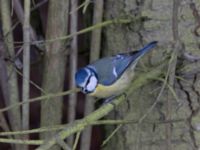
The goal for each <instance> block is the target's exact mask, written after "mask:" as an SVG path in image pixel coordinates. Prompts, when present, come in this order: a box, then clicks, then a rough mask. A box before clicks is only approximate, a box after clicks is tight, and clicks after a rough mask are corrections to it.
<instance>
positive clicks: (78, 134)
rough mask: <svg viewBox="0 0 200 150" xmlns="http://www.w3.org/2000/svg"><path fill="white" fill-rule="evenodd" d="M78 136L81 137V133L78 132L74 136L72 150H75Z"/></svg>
mask: <svg viewBox="0 0 200 150" xmlns="http://www.w3.org/2000/svg"><path fill="white" fill-rule="evenodd" d="M80 135H81V132H78V133H77V134H76V138H75V141H74V145H73V149H72V150H76V149H77V146H78V141H79V138H80Z"/></svg>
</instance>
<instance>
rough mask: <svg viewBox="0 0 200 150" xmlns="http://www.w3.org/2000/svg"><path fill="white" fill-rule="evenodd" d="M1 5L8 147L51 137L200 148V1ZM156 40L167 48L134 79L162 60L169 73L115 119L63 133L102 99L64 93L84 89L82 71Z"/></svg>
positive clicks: (2, 113) (1, 1)
mask: <svg viewBox="0 0 200 150" xmlns="http://www.w3.org/2000/svg"><path fill="white" fill-rule="evenodd" d="M0 6H1V7H0V12H1V20H0V21H1V22H0V23H1V24H0V27H1V28H0V30H1V32H0V37H1V38H0V87H1V90H0V91H1V92H0V97H1V101H0V106H1V109H0V127H1V133H0V136H2V137H0V142H1V144H0V149H5V150H6V149H17V150H28V149H36V148H38V145H42V146H41V147H39V148H38V149H45V144H46V143H48V142H49V143H50V142H51V140H52V139H55V142H54V144H52V145H51V146H49V147H50V149H55V150H59V149H80V150H98V149H108V150H110V149H116V150H123V149H126V150H129V149H130V150H143V149H153V150H156V149H158V150H160V149H166V150H172V149H174V150H178V149H183V150H198V149H199V144H200V143H199V141H200V140H199V124H200V118H199V110H200V91H199V89H200V88H199V84H200V83H199V81H200V80H199V78H200V76H199V70H200V63H199V62H200V61H199V59H200V53H199V50H200V45H199V43H200V38H199V37H200V12H199V10H200V1H198V0H193V1H192V0H173V1H171V0H166V1H162V0H150V1H147V0H126V1H124V0H106V1H104V0H94V1H91V0H71V1H70V0H59V1H55V0H24V1H23V0H0ZM154 40H157V41H159V44H158V47H157V48H155V49H154V50H153V51H152V52H151V53H149V54H148V55H146V56H145V57H143V58H142V60H141V61H140V62H139V64H138V66H137V69H136V71H137V74H136V78H135V79H134V81H133V82H135V81H137V79H138V81H140V80H139V77H140V75H141V74H143V75H145V74H146V75H148V74H150V71H151V70H153V69H155V68H157V66H159V65H160V64H164V65H163V66H164V67H163V66H162V65H161V67H158V68H159V69H160V72H162V73H159V76H154V77H152V78H151V80H150V82H148V83H146V84H144V85H142V86H140V88H135V89H136V90H134V91H131V92H129V93H131V94H129V96H128V100H127V102H124V103H123V104H120V105H119V106H117V107H116V108H114V110H113V111H112V112H110V113H109V114H108V115H106V116H104V119H107V120H110V119H111V120H112V121H111V122H112V123H105V124H104V125H95V126H93V125H90V126H87V128H85V126H84V128H82V129H81V130H83V132H81V131H80V130H77V131H76V132H77V134H76V136H74V135H73V134H71V136H70V137H69V138H67V139H65V138H61V135H62V134H61V133H64V132H61V131H65V130H66V131H67V129H68V128H67V127H68V126H70V124H68V126H60V125H61V124H67V123H71V124H72V125H74V128H75V127H76V125H77V124H78V122H76V121H74V120H76V119H80V118H84V116H87V115H90V114H92V113H93V111H94V110H96V109H98V108H99V107H101V106H102V105H101V102H96V103H95V99H93V98H91V97H87V96H85V95H83V94H81V93H78V95H77V93H76V92H73V91H72V92H64V93H63V91H68V90H69V89H74V88H75V83H74V74H75V72H76V70H77V68H80V67H83V66H85V65H87V64H88V63H90V62H93V61H95V60H97V59H99V58H101V57H104V56H111V55H113V54H117V53H120V52H129V51H133V50H137V49H139V48H141V47H143V46H144V45H145V44H146V43H148V42H151V41H154ZM105 65H106V64H105ZM141 82H142V81H141ZM133 86H134V85H133ZM130 88H131V89H132V88H133V87H130ZM133 89H134V88H133ZM31 101H34V102H31ZM101 117H103V116H101ZM101 117H100V118H101ZM94 120H95V119H94ZM117 121H119V122H117ZM120 121H121V122H120ZM73 123H74V124H73ZM76 123H77V124H76ZM93 123H95V121H94V122H93ZM41 127H43V128H41ZM64 127H65V129H64V130H61V129H63V128H64ZM36 128H38V130H37V131H36V130H31V129H36ZM70 129H71V128H69V130H70ZM22 130H26V132H27V133H26V134H25V133H24V132H22ZM44 130H45V132H44ZM13 131H19V132H18V133H16V132H13ZM59 131H60V132H59ZM30 132H32V134H30ZM33 132H34V133H33ZM23 133H24V134H23ZM79 133H80V134H79ZM22 134H23V135H22ZM5 136H6V138H5ZM63 137H64V136H63ZM63 139H64V140H63ZM44 141H47V142H44ZM25 145H26V146H25ZM28 145H29V146H28ZM34 145H37V146H34Z"/></svg>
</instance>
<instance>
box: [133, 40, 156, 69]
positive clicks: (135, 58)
mask: <svg viewBox="0 0 200 150" xmlns="http://www.w3.org/2000/svg"><path fill="white" fill-rule="evenodd" d="M157 43H158V42H157V41H153V42H151V43H149V44H147V45H146V46H144V47H143V48H141V49H140V50H137V51H133V52H132V53H131V56H132V64H133V68H134V66H135V65H136V64H137V62H138V60H139V59H140V58H141V57H142V56H143V55H144V54H145V53H146V52H148V51H149V50H151V49H152V48H154V47H155V46H156V45H157Z"/></svg>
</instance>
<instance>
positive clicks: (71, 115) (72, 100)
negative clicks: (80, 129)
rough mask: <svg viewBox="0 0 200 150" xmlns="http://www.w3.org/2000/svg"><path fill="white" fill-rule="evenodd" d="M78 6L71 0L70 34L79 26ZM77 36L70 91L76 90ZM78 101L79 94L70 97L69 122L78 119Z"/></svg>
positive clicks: (71, 143) (74, 44) (74, 0)
mask: <svg viewBox="0 0 200 150" xmlns="http://www.w3.org/2000/svg"><path fill="white" fill-rule="evenodd" d="M77 6H78V0H71V12H73V13H71V15H70V34H73V33H76V32H77V30H78V29H77V26H78V22H77V21H78V13H77V11H76V8H77ZM77 50H78V45H77V35H75V36H73V38H72V41H71V48H70V89H74V88H75V79H74V75H75V73H76V70H77ZM76 101H77V94H76V93H72V94H70V95H69V107H68V108H69V109H68V121H69V122H72V121H74V119H75V117H76ZM73 138H74V137H73V136H71V137H70V138H69V140H68V142H69V145H73Z"/></svg>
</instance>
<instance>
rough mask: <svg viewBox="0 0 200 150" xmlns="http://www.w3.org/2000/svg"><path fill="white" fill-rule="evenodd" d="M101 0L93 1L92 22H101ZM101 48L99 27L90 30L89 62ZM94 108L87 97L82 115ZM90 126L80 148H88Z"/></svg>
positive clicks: (90, 99) (92, 101) (97, 56)
mask: <svg viewBox="0 0 200 150" xmlns="http://www.w3.org/2000/svg"><path fill="white" fill-rule="evenodd" d="M103 3H104V1H103V0H97V1H95V3H94V13H93V15H94V16H93V24H97V23H100V22H102V16H103ZM100 48H101V28H99V29H95V30H93V31H92V36H91V44H90V62H93V61H95V60H97V59H98V58H99V56H100ZM93 110H94V99H93V98H92V97H87V99H86V104H85V112H84V115H88V114H89V113H91V112H92V111H93ZM91 133H92V127H88V128H87V129H86V130H85V131H84V132H83V135H82V138H81V150H89V149H90V145H91Z"/></svg>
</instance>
